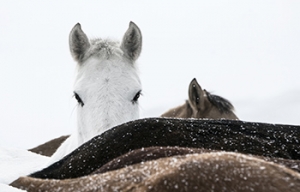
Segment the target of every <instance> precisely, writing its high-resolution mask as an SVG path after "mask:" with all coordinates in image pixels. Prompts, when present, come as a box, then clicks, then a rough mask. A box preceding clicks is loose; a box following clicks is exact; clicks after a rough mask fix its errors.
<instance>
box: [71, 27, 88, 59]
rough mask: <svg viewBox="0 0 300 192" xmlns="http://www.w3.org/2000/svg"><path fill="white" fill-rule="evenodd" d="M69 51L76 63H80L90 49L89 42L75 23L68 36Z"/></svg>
mask: <svg viewBox="0 0 300 192" xmlns="http://www.w3.org/2000/svg"><path fill="white" fill-rule="evenodd" d="M69 45H70V51H71V54H72V56H73V58H74V59H75V61H77V62H79V63H80V62H82V60H83V58H84V54H85V53H86V52H87V51H88V49H89V48H90V46H91V45H90V41H89V39H88V38H87V36H86V34H85V33H84V32H83V31H82V29H81V25H80V23H77V24H76V25H75V26H74V27H73V29H72V31H71V32H70V35H69Z"/></svg>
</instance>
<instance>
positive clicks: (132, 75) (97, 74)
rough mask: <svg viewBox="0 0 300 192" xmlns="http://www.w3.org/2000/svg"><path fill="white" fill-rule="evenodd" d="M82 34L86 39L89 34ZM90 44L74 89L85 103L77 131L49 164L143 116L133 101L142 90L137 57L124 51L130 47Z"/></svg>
mask: <svg viewBox="0 0 300 192" xmlns="http://www.w3.org/2000/svg"><path fill="white" fill-rule="evenodd" d="M134 27H136V26H135V25H134V26H133V24H132V23H131V24H130V27H129V29H128V30H132V29H134V30H136V29H135V28H134ZM75 30H81V28H78V29H75ZM73 31H74V29H73ZM127 32H128V31H127ZM80 33H81V32H80V31H79V34H80ZM82 33H83V32H82ZM83 34H84V33H83ZM126 34H127V33H126ZM126 34H125V36H124V37H126ZM139 35H140V34H139ZM82 36H83V38H84V37H85V34H84V35H82ZM124 39H125V40H126V38H123V41H124ZM127 39H128V38H127ZM85 40H86V39H85ZM71 43H72V42H71ZM89 43H90V44H88V45H85V46H86V47H89V46H90V47H89V48H88V50H86V52H85V54H84V55H83V56H81V57H80V58H84V59H82V62H80V61H79V62H78V73H77V77H76V80H75V86H74V92H76V93H77V94H78V95H79V96H80V98H81V99H82V101H83V102H84V106H80V105H78V108H77V122H78V126H77V130H76V131H75V132H74V133H73V134H71V136H70V137H69V138H68V139H67V140H66V141H65V142H64V143H63V144H62V145H61V146H60V147H59V149H58V150H57V151H56V152H55V153H54V154H53V156H52V157H51V161H50V162H49V163H53V162H55V161H57V160H60V159H61V158H62V157H64V156H65V155H67V154H68V153H70V152H72V151H73V150H74V149H76V148H77V147H79V146H80V145H82V144H83V143H85V142H87V141H88V140H90V139H91V138H93V137H95V136H96V135H99V134H101V133H103V132H105V131H106V130H108V129H110V128H112V127H114V126H116V125H119V124H122V123H125V122H127V121H130V120H134V119H138V118H139V106H138V103H133V102H132V100H133V98H134V96H135V95H136V94H137V93H138V92H139V91H140V90H141V83H140V79H139V76H138V72H137V68H136V65H135V60H133V59H131V58H128V57H126V55H130V54H129V53H126V54H125V53H124V52H126V49H125V50H124V49H122V46H121V45H123V44H121V43H118V42H112V41H110V40H101V39H95V40H91V41H89ZM123 43H124V42H123ZM138 51H140V50H138ZM71 52H72V50H71ZM134 54H136V53H134ZM138 55H139V53H138ZM77 56H78V55H76V57H77ZM77 58H79V57H77Z"/></svg>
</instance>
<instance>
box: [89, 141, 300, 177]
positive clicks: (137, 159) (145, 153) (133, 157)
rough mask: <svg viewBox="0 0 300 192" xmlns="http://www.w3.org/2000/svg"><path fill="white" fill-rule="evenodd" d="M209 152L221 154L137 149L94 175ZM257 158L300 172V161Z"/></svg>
mask: <svg viewBox="0 0 300 192" xmlns="http://www.w3.org/2000/svg"><path fill="white" fill-rule="evenodd" d="M208 152H221V151H216V150H209V149H203V148H188V147H147V148H142V149H136V150H133V151H130V152H128V153H126V154H124V155H121V156H119V157H117V158H115V159H113V160H111V161H110V162H108V163H106V164H105V165H103V166H102V167H100V168H99V169H97V170H96V171H94V172H93V173H92V174H98V173H105V172H108V171H112V170H116V169H120V168H123V167H126V166H129V165H133V164H137V163H141V162H146V161H150V160H155V159H159V158H164V157H172V156H176V155H186V154H194V153H198V154H201V153H208ZM253 157H256V158H260V159H263V160H265V161H270V162H274V163H278V164H280V165H283V166H285V167H287V168H290V169H292V170H294V171H297V172H300V160H291V159H283V158H275V157H264V156H253Z"/></svg>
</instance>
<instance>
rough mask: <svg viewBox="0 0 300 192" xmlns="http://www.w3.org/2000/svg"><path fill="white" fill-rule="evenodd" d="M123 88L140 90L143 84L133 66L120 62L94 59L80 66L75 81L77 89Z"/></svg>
mask: <svg viewBox="0 0 300 192" xmlns="http://www.w3.org/2000/svg"><path fill="white" fill-rule="evenodd" d="M120 86H122V89H124V88H126V87H127V89H129V87H130V88H132V89H140V86H141V82H140V78H139V76H138V72H137V70H136V69H135V67H134V66H133V65H132V64H129V63H123V62H118V61H115V62H114V61H102V62H99V61H97V59H92V60H91V61H90V62H88V63H85V65H84V66H80V69H79V70H78V74H77V78H76V81H75V89H79V90H80V89H95V91H96V89H97V90H98V89H101V88H105V87H106V88H107V91H109V90H114V88H115V87H120Z"/></svg>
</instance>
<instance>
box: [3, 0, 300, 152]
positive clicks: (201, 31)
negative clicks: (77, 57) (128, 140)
mask: <svg viewBox="0 0 300 192" xmlns="http://www.w3.org/2000/svg"><path fill="white" fill-rule="evenodd" d="M299 10H300V2H299V1H296V0H295V1H289V0H285V1H277V0H266V1H261V0H249V1H239V0H236V1H224V0H220V1H196V0H195V1H175V0H172V1H167V0H165V1H158V0H152V1H147V3H146V1H143V2H142V1H133V0H126V1H117V0H110V1H105V2H104V1H88V0H87V1H37V0H31V1H16V0H6V1H1V3H0V65H1V70H0V78H1V81H0V106H1V111H0V146H1V147H16V148H23V149H27V148H31V147H34V146H36V145H39V144H41V143H44V142H45V141H48V140H50V139H52V138H55V137H58V136H61V135H64V134H69V133H70V132H71V130H72V129H75V127H76V101H75V99H74V98H73V97H72V95H73V94H72V93H73V80H74V77H75V62H74V61H73V60H72V58H71V56H70V53H69V47H68V35H69V32H70V30H71V29H72V27H73V26H74V25H75V24H76V23H77V22H80V23H81V25H82V28H83V30H84V31H85V33H86V34H87V35H88V36H89V37H112V38H113V39H118V40H121V38H122V37H123V34H124V33H125V31H126V30H127V28H128V24H129V21H134V22H135V23H136V24H137V25H138V26H139V27H140V29H141V31H142V34H143V50H142V54H141V57H140V58H139V60H138V62H139V69H140V76H141V80H142V84H143V96H142V97H141V98H140V108H141V117H151V116H159V115H161V114H162V113H163V112H165V111H167V110H168V109H170V108H171V107H175V106H177V105H180V104H182V103H183V102H184V100H185V99H187V97H188V95H187V90H188V85H189V83H190V81H191V80H192V79H193V78H194V77H195V78H197V80H198V82H199V84H200V85H201V86H202V88H205V89H207V90H208V91H210V92H212V93H214V94H217V95H220V96H223V97H225V98H227V99H229V100H230V101H231V102H232V103H233V105H234V106H235V109H236V114H237V116H238V117H239V118H240V119H241V120H246V121H258V122H269V123H282V124H295V125H300V112H299V111H300V81H299V80H300V74H299V72H300V65H299V64H300V63H299V61H300V11H299Z"/></svg>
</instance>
